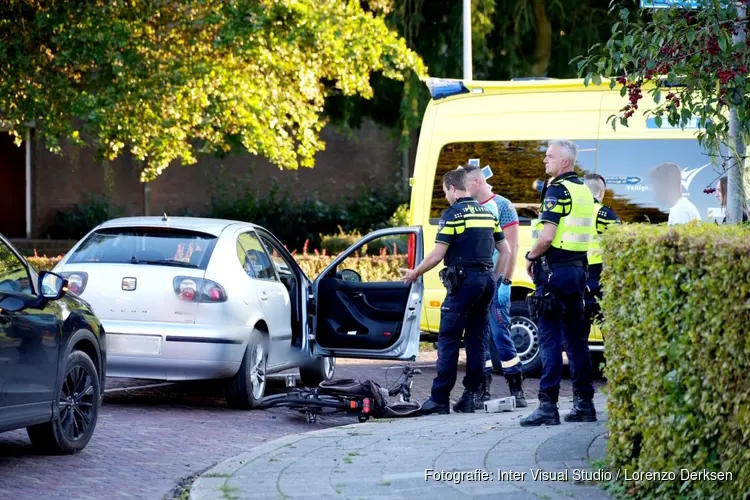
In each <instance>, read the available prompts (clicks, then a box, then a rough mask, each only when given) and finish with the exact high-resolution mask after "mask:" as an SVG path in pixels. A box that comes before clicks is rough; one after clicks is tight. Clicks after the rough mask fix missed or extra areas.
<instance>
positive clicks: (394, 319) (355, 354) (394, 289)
mask: <svg viewBox="0 0 750 500" xmlns="http://www.w3.org/2000/svg"><path fill="white" fill-rule="evenodd" d="M423 248H424V245H423V241H422V228H421V227H399V228H388V229H381V230H379V231H374V232H372V233H370V234H368V235H367V236H365V237H364V238H362V239H361V240H360V241H358V242H357V243H355V244H354V245H352V246H351V247H349V248H348V249H347V250H346V251H345V252H343V253H341V254H340V255H339V256H338V257H337V258H336V260H334V261H333V262H332V263H331V264H330V265H329V266H328V267H327V268H326V269H325V270H323V272H322V273H321V275H320V276H318V278H317V279H316V280H315V281H314V282H313V294H314V301H315V302H314V304H315V307H314V318H313V321H312V325H313V327H312V332H313V333H314V335H313V336H312V338H313V341H312V348H313V353H314V354H315V355H318V356H335V357H339V358H367V359H394V360H412V361H413V360H415V359H416V357H417V353H418V352H419V335H420V331H419V321H420V316H421V313H422V295H423V292H424V282H423V281H422V278H421V277H420V278H419V280H418V281H417V282H416V283H413V284H408V283H404V282H403V281H402V279H401V278H402V273H401V272H400V269H405V268H409V269H414V268H415V267H416V266H418V265H419V263H420V262H422V259H423V253H424V250H423Z"/></svg>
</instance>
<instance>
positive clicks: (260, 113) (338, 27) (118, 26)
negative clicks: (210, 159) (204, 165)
mask: <svg viewBox="0 0 750 500" xmlns="http://www.w3.org/2000/svg"><path fill="white" fill-rule="evenodd" d="M411 72H415V73H417V74H418V75H419V76H423V75H424V74H425V68H424V66H423V64H422V62H421V60H420V59H419V57H418V56H417V55H416V54H415V53H414V52H412V51H410V50H409V49H407V47H406V43H405V41H404V40H403V39H401V38H400V37H399V36H398V34H397V33H395V32H394V31H393V30H390V29H389V28H388V27H387V26H386V23H385V20H384V19H383V17H382V15H381V14H373V13H372V12H366V11H365V10H363V8H362V7H361V5H360V2H358V1H355V0H232V1H229V0H162V1H157V0H130V1H109V2H68V1H64V0H50V1H45V2H40V1H38V0H8V1H5V2H2V3H0V115H2V117H3V123H4V124H5V125H6V126H7V127H9V130H10V132H11V133H12V134H14V135H15V136H16V138H17V139H18V140H20V137H22V136H23V134H24V130H25V127H26V124H27V123H29V122H35V127H36V131H37V133H38V134H39V136H40V138H41V139H43V140H44V141H45V142H46V144H47V145H48V146H49V147H50V148H51V149H52V150H55V151H59V141H60V140H61V139H69V140H72V141H73V142H74V143H77V144H91V145H93V146H95V147H96V149H97V151H99V152H100V153H101V154H102V155H103V156H104V157H106V158H108V159H113V158H115V157H117V156H119V155H120V154H121V153H122V152H123V151H124V150H126V149H129V150H130V153H131V154H132V155H133V157H134V158H136V159H137V160H140V161H142V162H143V171H142V175H141V179H142V180H144V181H146V180H153V179H154V178H155V177H157V176H158V175H159V174H161V173H162V172H163V171H164V169H165V168H167V167H168V166H169V164H170V163H171V162H172V161H173V160H180V161H181V162H182V163H183V164H192V163H195V161H196V155H197V153H214V154H226V153H229V152H231V151H233V150H234V149H241V150H245V151H247V152H250V153H252V154H257V155H263V156H264V157H266V158H268V159H269V160H270V161H271V162H273V163H275V164H276V165H278V166H279V167H281V168H289V169H296V168H298V167H299V166H303V167H312V166H313V162H314V156H315V153H316V152H318V151H319V150H321V149H322V148H323V146H324V145H323V143H322V142H321V141H320V139H319V132H320V130H321V128H322V127H323V125H324V121H323V120H322V119H321V113H322V111H323V104H324V102H325V99H326V97H327V96H328V94H329V93H330V92H331V91H332V89H335V91H336V92H337V93H340V95H344V96H352V95H360V96H362V97H364V98H370V97H372V86H371V84H370V77H371V75H372V74H375V73H377V74H382V75H383V76H384V77H385V78H391V79H403V78H404V77H405V76H406V75H409V74H410V73H411ZM75 119H77V120H79V121H80V129H77V128H76V127H75V125H74V120H75Z"/></svg>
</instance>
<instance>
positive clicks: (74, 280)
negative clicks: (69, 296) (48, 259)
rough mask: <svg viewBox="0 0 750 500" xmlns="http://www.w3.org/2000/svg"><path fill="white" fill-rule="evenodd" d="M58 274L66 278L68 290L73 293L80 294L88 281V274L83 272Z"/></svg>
mask: <svg viewBox="0 0 750 500" xmlns="http://www.w3.org/2000/svg"><path fill="white" fill-rule="evenodd" d="M60 276H62V277H63V278H65V279H66V280H68V291H69V292H72V293H73V294H75V295H81V294H82V293H83V290H84V288H86V284H87V283H88V281H89V275H88V274H86V273H84V272H66V273H60Z"/></svg>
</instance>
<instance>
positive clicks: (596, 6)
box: [326, 0, 617, 146]
mask: <svg viewBox="0 0 750 500" xmlns="http://www.w3.org/2000/svg"><path fill="white" fill-rule="evenodd" d="M389 1H391V3H392V5H391V6H388V7H387V8H385V9H383V10H382V12H384V13H387V17H386V19H387V22H388V24H389V25H390V26H392V27H393V28H394V29H396V30H398V32H399V33H400V34H401V36H403V37H404V39H406V42H407V44H408V46H409V47H410V48H412V49H413V50H414V51H415V52H417V53H418V54H419V55H420V57H421V58H422V59H423V60H424V62H425V64H426V65H427V66H428V67H429V69H430V75H431V76H436V77H441V78H463V45H462V29H463V28H462V22H463V21H462V20H463V7H462V2H460V1H456V0H429V1H427V0H399V1H398V2H395V1H392V0H368V1H367V2H366V3H367V4H369V5H370V7H371V8H372V6H373V4H375V3H377V4H379V5H380V6H381V7H382V6H383V4H386V5H387V3H388V2H389ZM608 4H609V0H580V1H573V0H558V1H555V2H545V1H544V0H534V1H531V0H473V1H472V18H471V21H472V30H471V34H472V52H473V77H474V79H475V80H509V79H511V78H517V77H529V76H550V77H554V78H570V77H574V76H575V75H576V68H575V66H571V65H570V64H568V61H570V59H571V58H572V57H574V56H576V55H578V54H581V53H583V52H585V51H586V50H587V49H588V48H589V47H591V45H593V44H594V43H598V42H603V41H605V40H606V39H607V37H608V36H609V34H610V28H611V26H612V25H613V24H614V23H615V22H616V21H617V13H608ZM373 88H374V89H375V98H374V99H372V100H363V99H360V98H358V97H348V98H347V97H343V96H340V95H336V94H334V98H333V99H332V100H331V101H330V102H329V103H328V105H327V107H326V110H327V113H328V114H329V115H330V116H331V117H332V119H333V120H334V121H335V122H337V123H341V124H346V125H348V126H350V127H357V126H358V125H359V124H360V123H361V121H362V118H363V116H369V117H371V118H373V119H374V120H375V121H377V122H378V123H381V124H383V125H385V126H388V127H393V128H395V129H398V130H399V131H401V134H402V135H401V137H402V139H403V140H402V146H408V145H409V140H410V133H411V131H413V130H418V129H419V127H420V125H421V121H422V114H423V111H424V108H425V106H426V105H427V102H428V101H429V92H428V91H427V88H426V86H425V85H424V84H423V83H422V82H420V81H419V80H418V79H416V78H415V77H413V74H412V77H409V78H407V79H405V80H404V81H403V82H402V81H395V80H392V79H390V80H389V79H384V78H379V77H378V76H377V75H374V77H373Z"/></svg>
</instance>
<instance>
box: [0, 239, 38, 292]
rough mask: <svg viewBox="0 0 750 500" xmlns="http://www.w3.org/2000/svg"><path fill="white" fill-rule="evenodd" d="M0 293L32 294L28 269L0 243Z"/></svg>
mask: <svg viewBox="0 0 750 500" xmlns="http://www.w3.org/2000/svg"><path fill="white" fill-rule="evenodd" d="M0 293H19V294H24V295H33V294H34V289H33V286H32V284H31V276H30V275H29V271H28V269H27V268H26V266H25V265H24V263H23V261H22V260H21V259H19V258H18V256H17V255H16V254H15V253H13V251H11V249H10V248H8V246H7V245H6V244H5V243H3V242H0Z"/></svg>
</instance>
